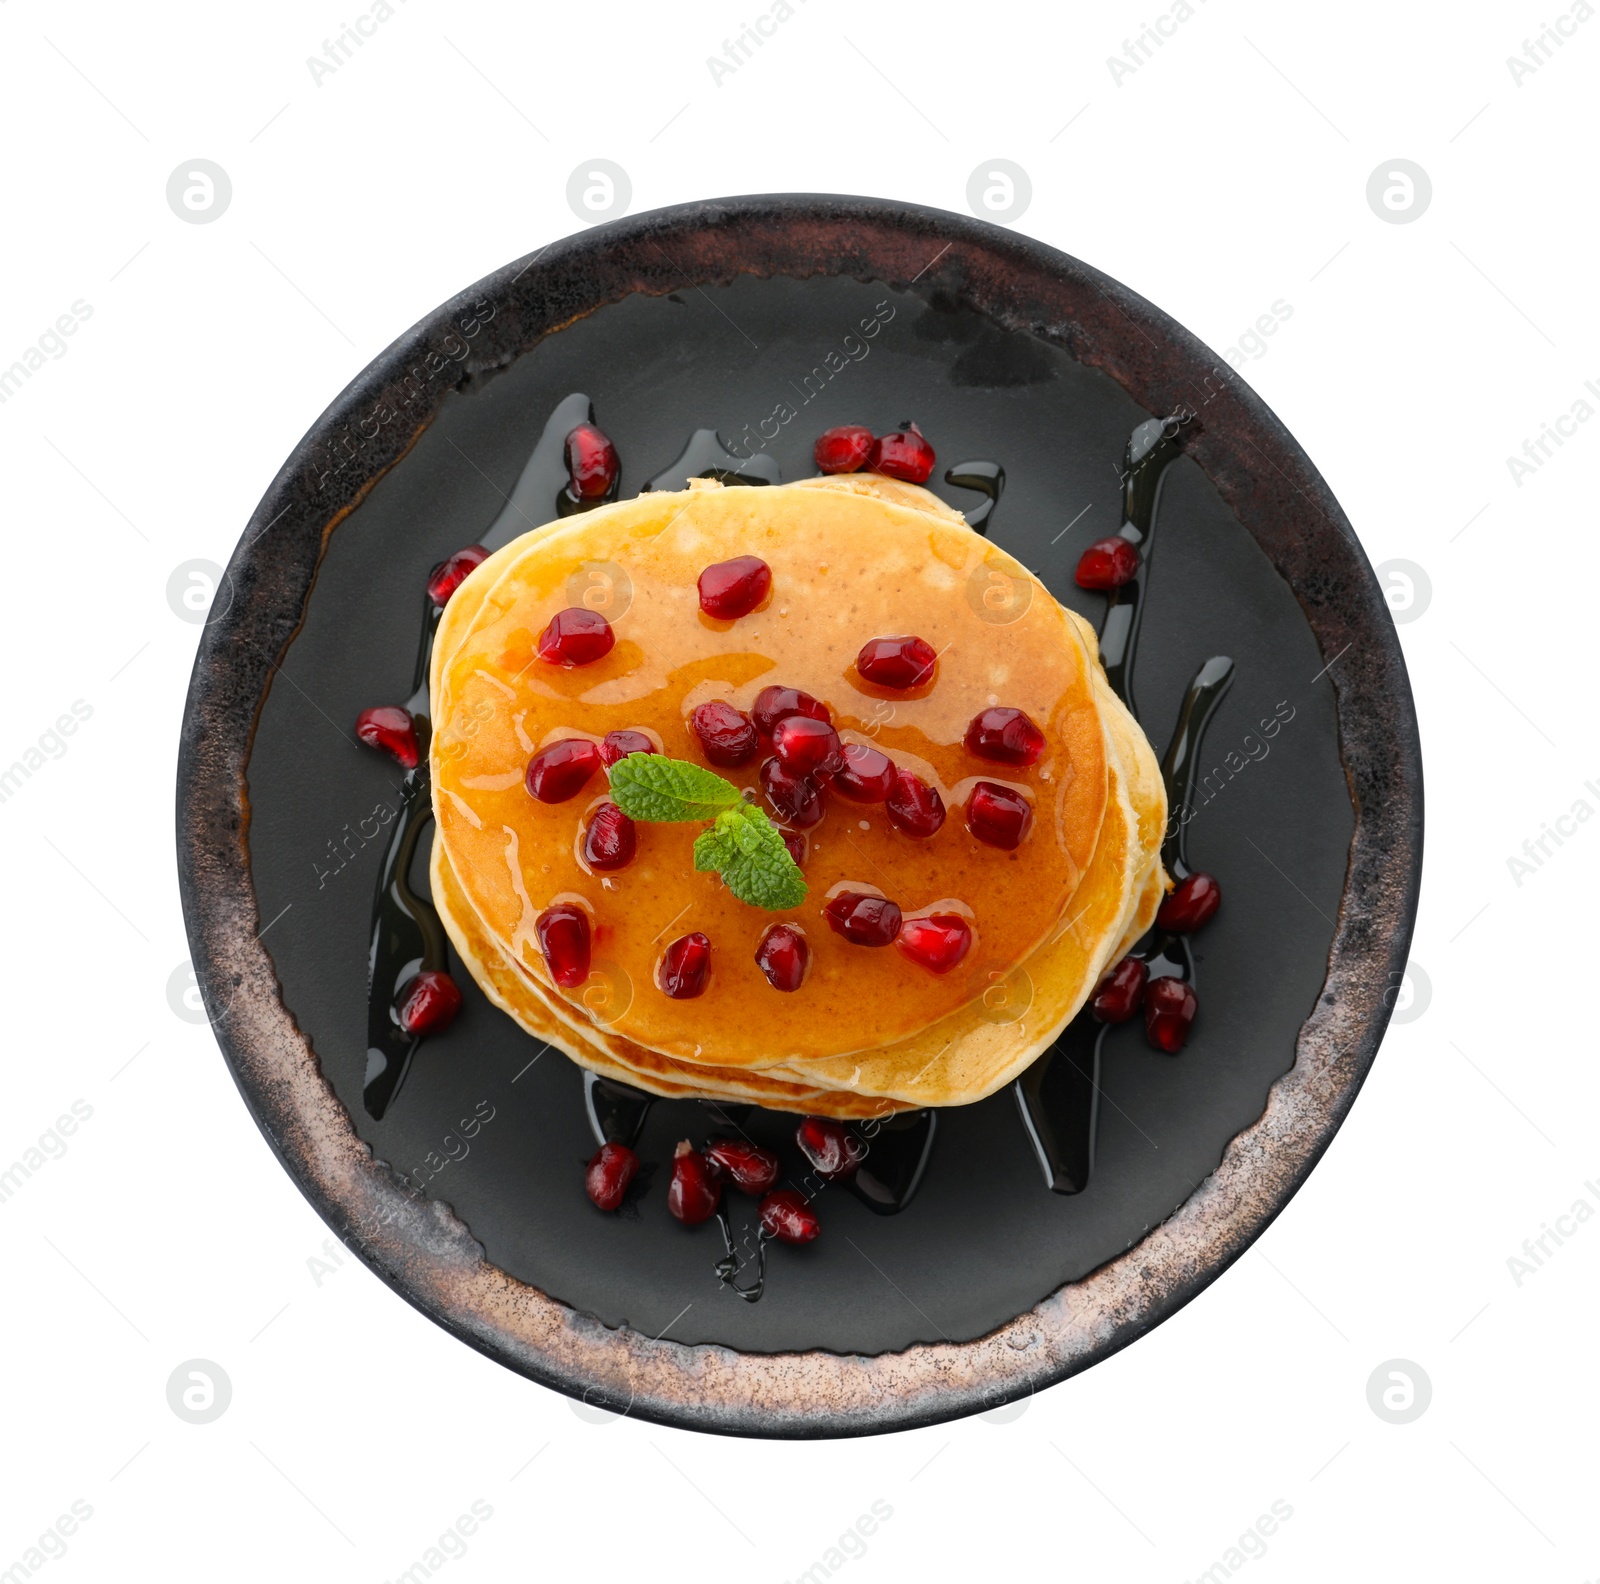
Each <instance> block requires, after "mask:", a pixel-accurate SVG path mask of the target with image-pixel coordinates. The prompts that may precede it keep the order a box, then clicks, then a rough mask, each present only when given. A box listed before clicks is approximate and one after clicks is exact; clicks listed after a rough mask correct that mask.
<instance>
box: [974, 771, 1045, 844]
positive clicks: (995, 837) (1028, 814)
mask: <svg viewBox="0 0 1600 1584" xmlns="http://www.w3.org/2000/svg"><path fill="white" fill-rule="evenodd" d="M967 829H968V830H969V831H971V832H972V834H973V835H974V836H976V837H977V838H978V840H979V841H981V842H987V843H988V844H989V845H990V846H991V847H998V848H1000V849H1001V850H1002V851H1003V852H1015V851H1016V850H1017V848H1018V847H1020V846H1021V845H1022V842H1023V838H1024V837H1025V836H1026V835H1027V834H1028V832H1029V831H1030V830H1032V829H1033V805H1032V804H1031V803H1030V802H1029V801H1028V800H1027V798H1025V797H1024V796H1023V795H1022V794H1021V793H1020V792H1018V791H1016V790H1015V788H1013V787H1008V786H1001V785H1000V784H999V782H997V781H979V782H978V783H977V785H975V786H974V787H973V789H972V792H971V795H970V796H969V797H968V798H967Z"/></svg>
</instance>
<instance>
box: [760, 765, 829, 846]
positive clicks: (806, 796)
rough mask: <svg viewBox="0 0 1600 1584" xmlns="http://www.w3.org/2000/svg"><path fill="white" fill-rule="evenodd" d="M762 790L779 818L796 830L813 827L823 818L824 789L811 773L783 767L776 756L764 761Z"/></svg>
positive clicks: (762, 766)
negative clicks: (809, 774) (813, 778)
mask: <svg viewBox="0 0 1600 1584" xmlns="http://www.w3.org/2000/svg"><path fill="white" fill-rule="evenodd" d="M761 790H762V791H763V792H765V793H766V794H767V801H768V802H769V803H770V804H771V805H772V809H773V812H774V813H775V814H776V815H777V816H778V818H779V819H780V820H782V821H784V823H785V824H788V825H792V826H793V827H794V828H795V829H796V830H810V829H811V827H812V826H813V825H815V824H816V823H817V821H818V820H820V819H821V818H822V789H821V788H820V787H819V786H818V785H817V783H816V782H815V781H813V780H812V779H811V777H810V776H806V775H796V774H795V773H794V771H792V770H786V769H784V767H783V766H782V765H781V764H779V763H778V761H777V759H775V758H773V759H764V760H762V762H761Z"/></svg>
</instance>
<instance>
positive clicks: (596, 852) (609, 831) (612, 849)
mask: <svg viewBox="0 0 1600 1584" xmlns="http://www.w3.org/2000/svg"><path fill="white" fill-rule="evenodd" d="M638 848H639V833H638V829H637V827H636V826H635V825H634V823H633V821H632V820H631V819H629V818H628V816H627V815H626V814H624V813H623V812H622V810H621V809H619V808H618V807H617V805H616V804H615V803H612V802H610V801H609V800H608V801H606V802H604V803H602V804H601V805H600V807H599V808H597V809H596V810H595V811H594V813H593V815H592V816H591V817H590V819H589V826H588V829H587V830H585V831H584V833H583V860H584V862H585V863H586V864H588V865H589V867H590V868H591V869H602V870H610V869H622V868H625V867H626V866H627V865H628V864H630V863H632V862H633V855H634V853H635V852H637V851H638Z"/></svg>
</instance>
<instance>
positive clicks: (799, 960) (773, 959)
mask: <svg viewBox="0 0 1600 1584" xmlns="http://www.w3.org/2000/svg"><path fill="white" fill-rule="evenodd" d="M810 964H811V947H810V946H809V945H808V944H807V943H806V938H805V935H804V933H803V932H802V931H800V930H798V929H796V928H795V926H794V925H793V924H774V925H773V926H772V927H771V928H770V929H769V930H768V931H767V932H766V934H765V935H763V936H762V937H761V944H760V945H759V946H757V947H756V967H757V968H759V969H760V970H761V971H762V973H764V974H765V975H766V976H767V983H768V984H769V985H771V986H772V988H773V989H774V990H784V991H794V990H798V989H799V988H800V986H801V985H802V984H803V983H804V982H805V977H806V969H807V968H808V967H809V966H810Z"/></svg>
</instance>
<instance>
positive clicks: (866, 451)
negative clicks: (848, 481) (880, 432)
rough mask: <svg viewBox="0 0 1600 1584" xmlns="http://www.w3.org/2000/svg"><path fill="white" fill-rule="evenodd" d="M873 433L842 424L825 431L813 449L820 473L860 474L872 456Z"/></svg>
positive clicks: (859, 427) (857, 425) (858, 427)
mask: <svg viewBox="0 0 1600 1584" xmlns="http://www.w3.org/2000/svg"><path fill="white" fill-rule="evenodd" d="M872 443H873V439H872V431H871V430H870V429H863V428H862V427H861V425H860V424H841V425H840V426H839V427H838V428H837V429H824V430H823V431H822V433H821V434H820V435H818V436H817V443H816V444H815V445H814V446H813V447H812V448H811V457H812V460H813V461H814V462H815V463H816V464H817V471H818V472H819V473H858V472H860V471H861V469H862V468H864V467H865V466H866V465H867V458H868V457H869V456H871V455H872Z"/></svg>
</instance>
